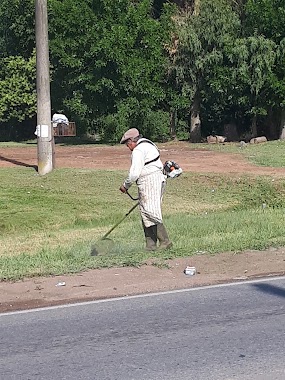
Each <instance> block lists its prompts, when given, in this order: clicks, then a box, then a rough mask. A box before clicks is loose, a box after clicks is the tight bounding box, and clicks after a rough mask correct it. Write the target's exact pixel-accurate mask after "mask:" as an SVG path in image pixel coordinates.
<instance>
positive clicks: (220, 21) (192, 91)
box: [172, 0, 240, 141]
mask: <svg viewBox="0 0 285 380" xmlns="http://www.w3.org/2000/svg"><path fill="white" fill-rule="evenodd" d="M183 16H184V17H179V18H178V19H177V36H178V41H179V42H178V48H177V52H176V54H175V59H174V60H173V65H172V70H174V73H175V74H174V75H175V77H176V82H177V84H178V86H180V88H181V90H180V92H181V95H182V96H183V98H184V99H188V107H187V108H186V112H187V114H189V116H190V140H191V141H200V138H201V120H200V110H201V104H202V95H203V89H204V88H205V86H206V83H207V82H208V81H209V80H210V79H211V78H212V74H213V71H214V70H215V69H216V68H217V67H218V66H220V65H222V64H223V59H224V51H225V47H226V46H227V45H229V44H232V42H233V41H234V39H235V38H236V36H237V34H238V32H239V27H240V22H239V18H238V16H237V14H236V13H235V12H234V11H233V9H232V8H231V6H230V4H229V2H228V1H226V0H217V1H215V2H212V1H210V0H201V1H199V2H197V3H195V4H194V8H193V12H192V13H190V14H188V13H185V14H184V15H183Z"/></svg>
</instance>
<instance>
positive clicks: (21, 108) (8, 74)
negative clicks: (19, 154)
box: [0, 54, 36, 134]
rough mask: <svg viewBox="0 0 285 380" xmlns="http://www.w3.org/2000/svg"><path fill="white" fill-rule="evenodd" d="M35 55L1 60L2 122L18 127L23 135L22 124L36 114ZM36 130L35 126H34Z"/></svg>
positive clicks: (0, 114) (0, 113)
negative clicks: (26, 57)
mask: <svg viewBox="0 0 285 380" xmlns="http://www.w3.org/2000/svg"><path fill="white" fill-rule="evenodd" d="M35 81H36V63H35V54H34V55H33V56H32V57H31V58H29V59H24V58H23V57H17V56H14V57H7V58H1V59H0V122H1V123H3V124H7V123H8V122H9V123H10V124H11V125H13V126H14V127H15V126H16V127H17V128H18V129H19V133H20V134H21V133H22V132H23V131H21V122H23V121H24V120H27V119H31V118H32V117H33V116H34V114H35V112H36V88H35ZM33 128H34V126H33Z"/></svg>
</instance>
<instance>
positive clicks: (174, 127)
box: [170, 110, 177, 140]
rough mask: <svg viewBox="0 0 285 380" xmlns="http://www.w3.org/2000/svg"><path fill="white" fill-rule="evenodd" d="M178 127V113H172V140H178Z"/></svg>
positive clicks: (174, 111) (173, 111)
mask: <svg viewBox="0 0 285 380" xmlns="http://www.w3.org/2000/svg"><path fill="white" fill-rule="evenodd" d="M176 125H177V111H176V110H172V111H170V136H171V138H172V140H177V135H176Z"/></svg>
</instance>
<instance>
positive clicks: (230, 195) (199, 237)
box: [0, 167, 285, 280]
mask: <svg viewBox="0 0 285 380" xmlns="http://www.w3.org/2000/svg"><path fill="white" fill-rule="evenodd" d="M125 175H126V172H123V171H100V170H90V169H57V170H54V171H53V172H52V173H50V174H49V175H47V176H42V177H41V176H39V175H38V174H37V173H36V172H35V171H34V170H33V169H32V168H25V167H21V168H9V169H1V170H0V216H1V217H0V280H15V279H20V278H24V277H32V276H42V275H59V274H65V273H76V272H80V271H83V270H88V269H92V268H103V267H112V266H129V265H132V266H139V265H142V264H143V263H144V262H146V260H148V259H149V258H153V259H154V260H157V261H155V262H157V263H158V264H157V265H159V266H162V265H163V260H164V259H167V258H175V257H183V256H184V257H185V256H191V255H194V254H195V253H197V252H200V251H204V252H208V253H209V254H215V253H218V252H223V251H234V252H237V251H241V250H244V249H262V248H266V247H268V246H270V245H275V246H278V245H284V244H285V223H284V221H285V220H284V219H285V212H284V205H285V179H282V178H281V179H275V180H274V181H272V179H271V178H270V177H265V176H264V177H253V176H250V177H247V176H241V177H236V176H235V177H233V178H231V177H229V176H227V175H217V174H213V175H212V174H211V175H205V174H192V173H184V174H183V175H182V176H180V177H179V178H177V179H174V180H171V179H170V180H168V185H167V191H166V194H165V196H164V200H163V213H164V222H165V225H166V227H167V229H168V231H169V235H170V237H171V239H172V240H173V242H174V248H173V249H171V250H170V251H167V252H155V253H147V252H145V251H144V236H143V232H142V227H141V221H140V215H139V212H138V210H135V211H134V212H132V213H131V214H130V215H129V216H128V218H127V219H125V220H124V221H123V222H122V223H121V224H120V225H119V226H118V227H117V228H116V229H115V230H114V231H113V232H112V234H111V235H110V237H111V238H112V240H113V241H114V242H115V245H114V248H113V249H112V250H111V251H110V252H109V254H108V255H105V256H98V257H91V256H90V247H91V246H92V244H93V243H94V242H96V241H98V240H99V239H100V238H101V237H102V236H103V235H104V234H105V233H106V232H107V231H108V230H109V229H110V228H111V227H112V226H113V225H114V224H116V223H117V222H118V221H119V220H120V219H121V218H122V217H123V216H124V215H125V213H126V212H127V211H129V209H130V208H131V207H132V206H133V204H134V202H133V201H131V200H130V198H129V197H127V196H126V195H124V194H121V193H120V192H119V190H118V189H119V186H120V184H121V182H122V180H123V178H124V177H125ZM135 192H136V189H135V187H134V188H133V189H132V193H133V194H134V195H135Z"/></svg>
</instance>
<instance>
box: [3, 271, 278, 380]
mask: <svg viewBox="0 0 285 380" xmlns="http://www.w3.org/2000/svg"><path fill="white" fill-rule="evenodd" d="M0 326H1V329H0V379H1V380H2V379H3V380H10V379H13V380H16V379H17V380H18V379H20V380H22V379H24V380H28V379H29V380H34V379H50V380H57V379H61V380H63V379H68V380H70V379H76V380H81V379H84V380H87V379H96V380H97V379H98V380H106V379H110V380H111V379H112V380H113V379H114V380H130V379H133V380H155V379H157V380H158V379H159V380H163V379H167V380H172V379H173V380H186V379H187V380H192V379H193V380H194V379H195V380H200V379H201V380H205V379H206V380H212V379H213V380H230V379H240V380H249V379H250V380H281V379H282V380H284V379H285V278H279V279H272V280H270V281H264V282H263V281H256V282H249V283H242V284H231V285H222V286H214V287H205V288H198V289H191V290H188V291H181V292H180V291H178V292H171V293H167V294H157V295H149V296H138V297H131V298H125V299H117V300H108V301H103V302H102V301H101V302H98V301H97V302H94V303H85V304H79V305H72V306H68V307H59V308H50V309H39V310H34V311H26V312H16V313H9V314H1V315H0Z"/></svg>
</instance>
